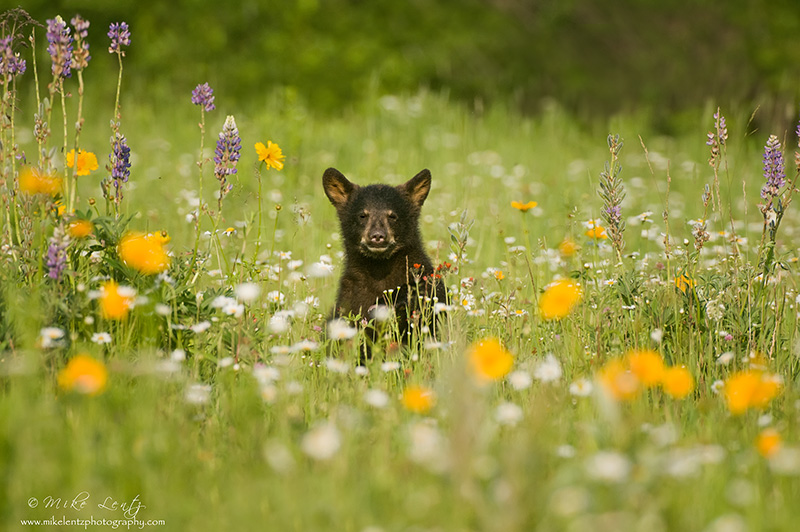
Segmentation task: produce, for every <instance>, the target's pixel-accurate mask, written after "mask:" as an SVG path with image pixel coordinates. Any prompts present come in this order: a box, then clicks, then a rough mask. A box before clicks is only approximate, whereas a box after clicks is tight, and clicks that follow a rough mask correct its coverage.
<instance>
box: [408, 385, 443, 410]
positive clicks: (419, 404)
mask: <svg viewBox="0 0 800 532" xmlns="http://www.w3.org/2000/svg"><path fill="white" fill-rule="evenodd" d="M400 401H401V402H402V403H403V406H404V407H405V409H406V410H409V411H411V412H415V413H417V414H424V413H426V412H428V411H429V410H430V409H431V408H433V406H434V405H435V404H436V394H435V393H434V391H433V390H431V389H430V388H425V387H423V386H409V387H408V388H406V389H405V390H403V396H402V398H401V399H400Z"/></svg>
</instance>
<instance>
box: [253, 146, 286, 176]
mask: <svg viewBox="0 0 800 532" xmlns="http://www.w3.org/2000/svg"><path fill="white" fill-rule="evenodd" d="M256 153H257V154H258V160H259V161H264V163H266V165H267V169H269V168H275V169H276V170H283V160H284V159H285V158H286V156H285V155H283V152H282V151H281V148H280V146H278V145H277V144H275V143H274V142H272V141H271V140H268V141H267V145H266V146H264V143H263V142H256Z"/></svg>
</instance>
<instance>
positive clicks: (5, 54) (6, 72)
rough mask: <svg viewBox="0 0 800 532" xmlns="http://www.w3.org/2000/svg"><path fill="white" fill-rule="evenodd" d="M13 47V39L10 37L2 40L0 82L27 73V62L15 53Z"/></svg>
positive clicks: (0, 43)
mask: <svg viewBox="0 0 800 532" xmlns="http://www.w3.org/2000/svg"><path fill="white" fill-rule="evenodd" d="M12 46H13V39H12V38H11V37H10V36H9V37H6V38H5V39H0V80H2V79H5V78H6V77H8V76H11V77H13V76H18V75H20V74H24V73H25V66H26V64H25V60H24V59H20V58H19V54H15V53H14V50H13V48H12Z"/></svg>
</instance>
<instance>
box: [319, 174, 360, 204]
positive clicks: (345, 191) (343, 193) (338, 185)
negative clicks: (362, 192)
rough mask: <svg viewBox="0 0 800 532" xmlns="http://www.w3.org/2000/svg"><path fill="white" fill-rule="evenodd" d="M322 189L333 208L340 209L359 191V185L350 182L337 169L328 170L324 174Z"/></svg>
mask: <svg viewBox="0 0 800 532" xmlns="http://www.w3.org/2000/svg"><path fill="white" fill-rule="evenodd" d="M322 188H324V189H325V195H326V196H328V199H329V200H330V201H331V203H333V206H334V207H336V208H337V209H340V208H341V207H343V206H344V204H345V203H347V200H348V199H349V198H350V195H351V194H352V193H353V192H355V191H356V190H358V185H356V184H353V183H351V182H350V181H348V180H347V178H346V177H345V176H344V175H343V174H342V173H341V172H340V171H339V170H337V169H336V168H328V169H327V170H325V173H324V174H322Z"/></svg>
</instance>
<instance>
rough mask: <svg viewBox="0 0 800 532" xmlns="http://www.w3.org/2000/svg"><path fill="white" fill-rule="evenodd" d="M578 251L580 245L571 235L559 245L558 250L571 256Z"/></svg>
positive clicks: (566, 255) (564, 254)
mask: <svg viewBox="0 0 800 532" xmlns="http://www.w3.org/2000/svg"><path fill="white" fill-rule="evenodd" d="M576 251H578V245H577V244H576V243H575V241H574V240H572V239H571V238H569V237H566V238H565V239H564V240H562V241H561V243H560V244H559V245H558V252H559V253H561V254H562V255H563V256H565V257H571V256H573V255H574V254H575V252H576Z"/></svg>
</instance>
